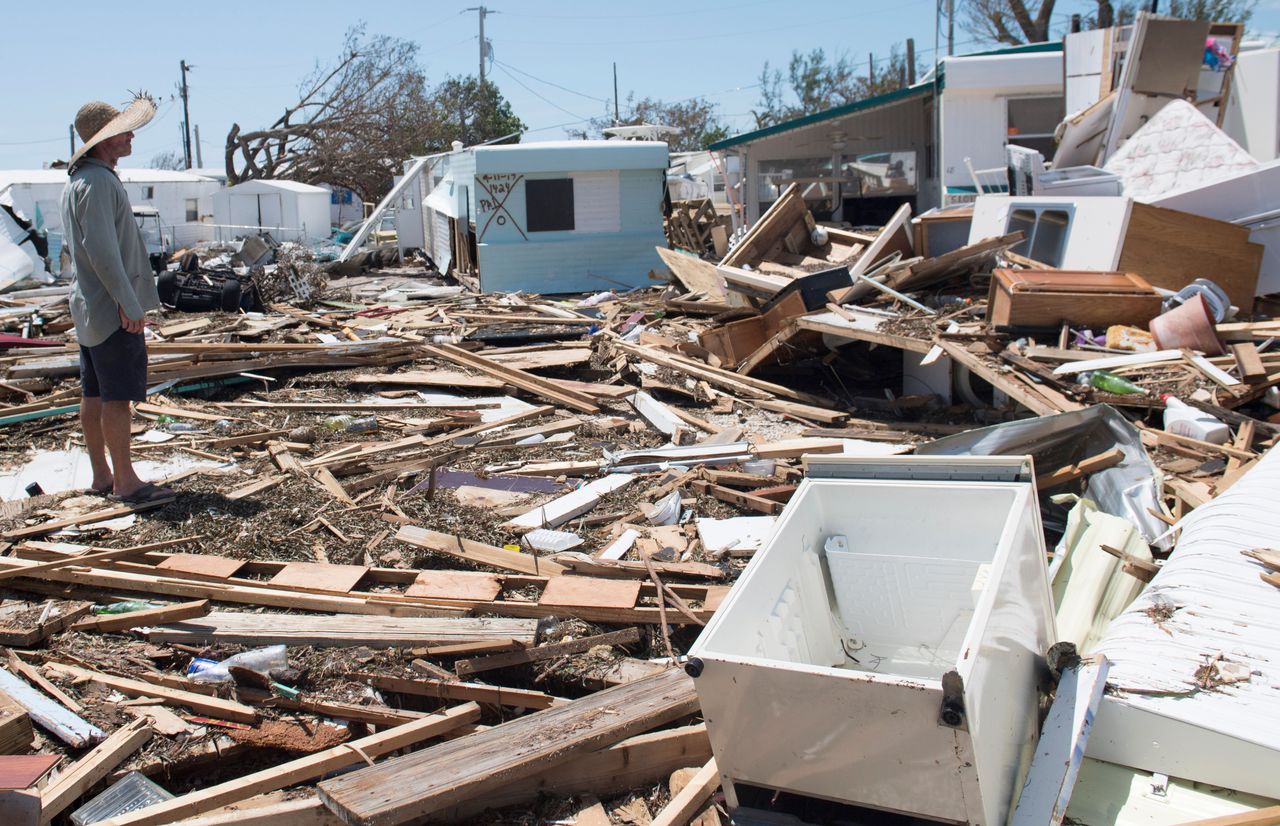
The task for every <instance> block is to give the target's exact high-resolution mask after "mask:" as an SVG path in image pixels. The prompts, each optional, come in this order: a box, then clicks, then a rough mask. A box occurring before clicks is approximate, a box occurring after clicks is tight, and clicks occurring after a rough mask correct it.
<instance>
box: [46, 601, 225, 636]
mask: <svg viewBox="0 0 1280 826" xmlns="http://www.w3.org/2000/svg"><path fill="white" fill-rule="evenodd" d="M207 613H209V600H207V599H198V600H194V601H192V602H179V603H178V604H176V605H164V606H161V607H160V608H144V609H143V610H141V611H130V612H129V613H127V614H101V615H98V616H94V617H90V618H88V619H82V620H80V621H79V622H77V623H75V624H74V625H72V626H71V628H70V630H72V631H96V632H98V633H99V634H113V633H116V632H119V631H128V630H129V629H131V628H141V627H142V626H144V625H164V624H165V623H167V622H177V621H178V620H186V619H193V618H194V617H203V616H204V615H205V614H207Z"/></svg>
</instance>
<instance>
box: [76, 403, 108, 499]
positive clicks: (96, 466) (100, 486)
mask: <svg viewBox="0 0 1280 826" xmlns="http://www.w3.org/2000/svg"><path fill="white" fill-rule="evenodd" d="M80 432H81V433H83V434H84V447H85V450H86V451H87V452H88V454H89V465H90V466H91V467H92V468H93V485H92V488H93V490H96V491H100V490H105V491H107V492H108V493H110V492H111V488H112V484H113V479H112V476H111V466H110V465H108V464H107V445H106V442H105V441H104V440H103V436H102V399H100V398H98V397H97V396H85V397H82V398H81V399H80Z"/></svg>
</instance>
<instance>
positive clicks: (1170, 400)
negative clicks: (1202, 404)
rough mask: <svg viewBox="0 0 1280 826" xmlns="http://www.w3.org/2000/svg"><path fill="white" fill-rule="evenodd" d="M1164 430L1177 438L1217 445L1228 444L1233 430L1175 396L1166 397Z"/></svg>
mask: <svg viewBox="0 0 1280 826" xmlns="http://www.w3.org/2000/svg"><path fill="white" fill-rule="evenodd" d="M1163 399H1164V429H1165V430H1166V431H1167V432H1169V433H1173V434H1175V435H1177V436H1189V437H1191V438H1192V439H1199V440H1200V441H1202V442H1212V443H1214V444H1215V445H1222V444H1226V443H1227V439H1229V438H1231V428H1229V427H1227V425H1225V424H1223V423H1222V421H1221V420H1220V419H1218V418H1215V417H1214V416H1213V415H1212V414H1209V413H1206V412H1204V411H1203V410H1200V409H1198V408H1195V407H1192V406H1191V405H1189V404H1185V403H1184V402H1182V401H1179V400H1178V399H1177V398H1175V397H1174V396H1164V397H1163Z"/></svg>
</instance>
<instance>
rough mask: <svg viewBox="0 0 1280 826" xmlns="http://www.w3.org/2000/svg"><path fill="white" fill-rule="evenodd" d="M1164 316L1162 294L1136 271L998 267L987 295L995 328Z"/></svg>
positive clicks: (1098, 325) (1138, 321) (1096, 324)
mask: <svg viewBox="0 0 1280 826" xmlns="http://www.w3.org/2000/svg"><path fill="white" fill-rule="evenodd" d="M1159 314H1160V294H1159V293H1157V292H1156V291H1155V290H1154V289H1152V287H1151V285H1150V284H1148V283H1147V282H1146V281H1144V280H1143V279H1142V278H1141V277H1139V276H1137V275H1134V274H1133V273H1119V272H1083V271H1074V270H996V271H995V272H994V273H993V274H992V279H991V291H990V293H989V294H988V296H987V323H988V324H990V325H991V326H992V327H996V328H1000V327H1057V326H1059V325H1060V324H1062V322H1064V321H1070V322H1071V323H1072V324H1075V325H1079V326H1081V327H1092V328H1095V329H1103V328H1106V327H1108V326H1110V325H1112V324H1132V325H1135V326H1138V327H1145V326H1146V324H1147V322H1148V321H1150V320H1151V319H1153V318H1155V317H1156V316H1157V315H1159Z"/></svg>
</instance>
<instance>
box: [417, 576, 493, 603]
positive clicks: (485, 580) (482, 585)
mask: <svg viewBox="0 0 1280 826" xmlns="http://www.w3.org/2000/svg"><path fill="white" fill-rule="evenodd" d="M501 592H502V584H501V583H499V582H498V578H497V577H496V576H494V575H493V574H483V573H478V572H475V571H423V572H422V573H420V574H418V578H417V579H415V580H414V581H413V584H412V585H410V586H409V587H408V588H407V589H406V590H405V592H404V595H405V596H407V597H420V598H423V599H458V600H483V601H486V602H487V601H489V600H493V599H496V598H497V596H498V594H499V593H501Z"/></svg>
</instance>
